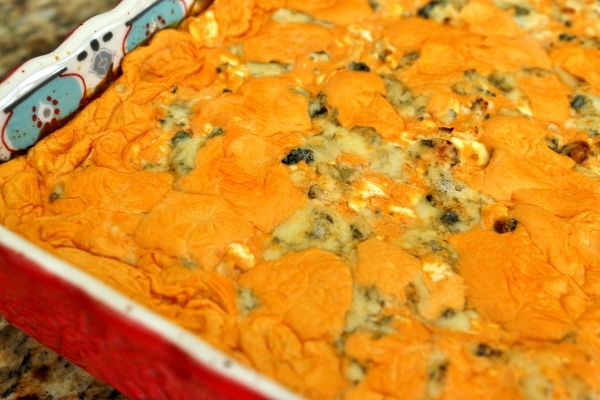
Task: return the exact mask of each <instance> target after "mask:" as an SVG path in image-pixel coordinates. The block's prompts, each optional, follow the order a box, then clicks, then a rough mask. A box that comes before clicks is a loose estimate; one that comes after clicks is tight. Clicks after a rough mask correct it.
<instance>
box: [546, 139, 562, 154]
mask: <svg viewBox="0 0 600 400" xmlns="http://www.w3.org/2000/svg"><path fill="white" fill-rule="evenodd" d="M546 146H548V148H549V149H550V150H552V151H554V152H556V153H560V141H559V140H558V139H556V138H554V139H550V138H546Z"/></svg>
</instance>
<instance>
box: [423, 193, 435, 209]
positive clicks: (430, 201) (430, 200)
mask: <svg viewBox="0 0 600 400" xmlns="http://www.w3.org/2000/svg"><path fill="white" fill-rule="evenodd" d="M425 201H426V202H427V204H429V205H431V206H434V207H435V205H436V204H437V201H436V200H435V196H434V195H432V194H431V193H429V194H428V195H426V196H425Z"/></svg>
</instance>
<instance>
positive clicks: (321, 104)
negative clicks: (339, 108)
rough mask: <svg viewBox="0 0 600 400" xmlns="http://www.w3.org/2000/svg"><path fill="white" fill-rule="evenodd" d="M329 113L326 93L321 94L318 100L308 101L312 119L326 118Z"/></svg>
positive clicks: (309, 113)
mask: <svg viewBox="0 0 600 400" xmlns="http://www.w3.org/2000/svg"><path fill="white" fill-rule="evenodd" d="M328 112H329V110H328V109H327V105H326V99H325V94H324V93H319V94H318V95H317V97H316V98H314V99H310V100H309V101H308V115H309V116H310V117H311V118H320V117H324V116H326V115H327V113H328Z"/></svg>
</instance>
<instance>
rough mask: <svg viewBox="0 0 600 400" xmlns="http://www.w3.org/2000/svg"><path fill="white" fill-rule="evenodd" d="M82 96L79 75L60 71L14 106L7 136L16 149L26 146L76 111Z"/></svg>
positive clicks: (22, 148) (7, 127) (7, 126)
mask: <svg viewBox="0 0 600 400" xmlns="http://www.w3.org/2000/svg"><path fill="white" fill-rule="evenodd" d="M82 98H83V88H82V85H81V81H80V80H79V79H78V78H76V77H74V76H61V75H57V76H55V77H54V78H52V79H50V80H48V81H46V82H44V83H42V84H41V85H39V86H38V87H37V88H35V89H33V90H32V91H31V92H30V93H29V94H28V95H26V96H24V97H23V98H21V99H19V101H18V102H17V103H16V104H15V105H13V106H12V109H11V110H10V111H11V112H12V115H11V116H10V118H9V120H8V123H7V125H6V130H5V131H4V132H3V133H4V135H5V136H4V137H5V138H6V140H7V141H8V144H9V145H10V147H12V148H13V149H16V150H24V149H26V148H28V147H30V146H32V145H34V144H35V143H36V142H37V141H38V140H39V138H40V136H41V133H42V131H43V130H44V129H48V128H50V127H51V126H52V125H54V124H56V123H57V122H58V121H60V120H61V119H63V118H65V117H68V116H69V115H71V114H72V113H74V112H75V111H77V109H79V106H80V102H81V99H82Z"/></svg>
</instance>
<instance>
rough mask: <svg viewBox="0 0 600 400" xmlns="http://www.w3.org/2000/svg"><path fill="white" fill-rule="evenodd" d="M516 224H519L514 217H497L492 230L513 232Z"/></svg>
mask: <svg viewBox="0 0 600 400" xmlns="http://www.w3.org/2000/svg"><path fill="white" fill-rule="evenodd" d="M517 225H519V221H517V220H516V219H514V218H503V219H499V220H496V221H495V222H494V232H496V233H500V234H503V233H508V232H513V231H514V230H515V229H517Z"/></svg>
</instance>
